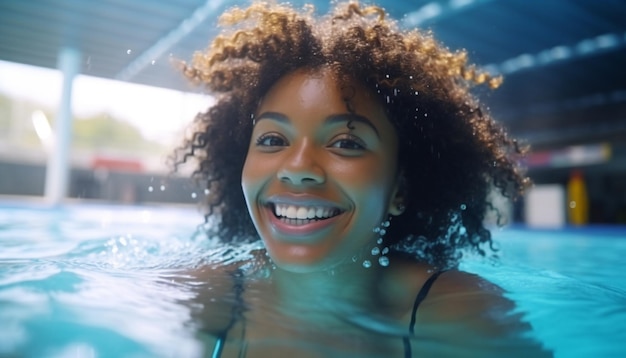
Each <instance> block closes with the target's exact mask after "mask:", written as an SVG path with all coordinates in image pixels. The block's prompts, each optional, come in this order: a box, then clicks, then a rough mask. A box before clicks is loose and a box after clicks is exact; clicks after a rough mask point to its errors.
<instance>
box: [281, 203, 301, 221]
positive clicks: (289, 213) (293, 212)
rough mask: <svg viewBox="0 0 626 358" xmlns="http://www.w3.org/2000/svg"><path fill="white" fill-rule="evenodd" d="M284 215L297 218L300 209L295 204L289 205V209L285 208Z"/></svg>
mask: <svg viewBox="0 0 626 358" xmlns="http://www.w3.org/2000/svg"><path fill="white" fill-rule="evenodd" d="M283 215H284V216H286V217H288V218H292V219H297V218H298V209H296V207H295V206H289V207H288V208H287V210H283Z"/></svg>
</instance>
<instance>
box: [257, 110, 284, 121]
mask: <svg viewBox="0 0 626 358" xmlns="http://www.w3.org/2000/svg"><path fill="white" fill-rule="evenodd" d="M263 119H273V120H275V121H277V122H281V123H285V124H288V123H291V120H290V119H289V117H287V116H286V115H284V114H282V113H278V112H263V113H261V114H260V115H259V116H258V117H256V119H255V122H256V123H259V121H261V120H263Z"/></svg>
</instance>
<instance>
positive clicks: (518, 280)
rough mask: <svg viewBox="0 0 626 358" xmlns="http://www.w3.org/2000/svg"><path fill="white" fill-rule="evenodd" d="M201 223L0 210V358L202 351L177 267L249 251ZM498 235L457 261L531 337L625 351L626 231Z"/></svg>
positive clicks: (138, 211)
mask: <svg viewBox="0 0 626 358" xmlns="http://www.w3.org/2000/svg"><path fill="white" fill-rule="evenodd" d="M201 222H202V217H201V215H200V214H198V213H197V212H196V210H194V209H188V208H176V209H167V208H142V207H113V206H90V205H81V206H68V207H65V208H61V209H55V210H51V209H45V208H39V207H37V206H23V205H13V206H8V205H5V206H3V207H0V356H1V357H201V356H204V355H206V354H207V351H206V349H205V347H204V343H203V337H202V335H199V334H198V324H197V312H198V305H197V304H194V302H196V301H194V298H195V297H196V295H197V294H198V287H197V285H195V286H194V284H189V283H188V282H185V280H183V279H182V278H183V277H182V275H181V272H184V271H185V270H189V269H191V268H194V267H198V266H202V265H203V264H204V263H206V262H216V261H226V262H233V261H236V260H237V259H238V258H239V257H246V253H247V252H248V248H242V249H240V250H228V251H225V250H223V249H220V248H216V247H215V245H214V244H213V243H212V241H211V240H210V239H208V238H206V237H205V236H203V235H199V234H197V226H198V224H199V223H201ZM495 236H496V240H497V242H498V244H499V246H500V251H499V255H500V260H499V261H497V262H496V263H494V262H492V261H487V260H482V259H478V258H467V259H466V260H465V261H464V262H463V263H462V269H464V270H467V271H470V272H475V273H478V274H480V275H481V276H484V277H485V278H487V279H489V280H490V281H492V282H494V283H496V284H498V285H500V286H502V287H503V288H505V289H506V290H507V291H508V296H509V297H510V298H511V299H513V300H514V301H516V303H517V306H518V310H519V311H521V312H524V314H525V317H526V319H527V320H528V321H529V322H530V323H531V324H532V325H533V328H534V330H533V335H534V336H535V338H536V339H538V340H539V341H541V342H543V344H544V346H545V347H547V348H548V349H551V350H553V351H554V354H555V356H556V357H590V356H598V357H600V356H601V357H622V356H626V349H625V348H623V347H622V343H621V342H623V341H624V339H626V324H625V323H624V322H626V278H625V277H624V274H622V273H621V272H623V271H622V267H623V263H624V259H623V258H624V257H626V229H606V230H600V229H597V230H592V229H587V230H570V231H539V232H530V231H525V230H517V229H507V230H503V231H499V232H496V233H495ZM219 284H220V283H219V280H218V281H216V282H214V283H212V285H214V287H203V288H202V289H203V290H204V292H203V295H205V296H207V297H209V298H208V299H207V300H206V302H215V301H216V300H217V299H212V298H210V295H211V289H213V288H218V287H217V286H218V285H219ZM205 298H206V297H205ZM218 303H219V302H218ZM268 308H270V307H268ZM212 319H216V320H219V319H220V317H217V318H213V317H212Z"/></svg>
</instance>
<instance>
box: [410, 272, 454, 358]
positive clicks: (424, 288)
mask: <svg viewBox="0 0 626 358" xmlns="http://www.w3.org/2000/svg"><path fill="white" fill-rule="evenodd" d="M444 272H445V271H437V272H435V273H434V274H432V275H431V276H430V277H429V278H428V280H426V282H425V283H424V286H422V288H421V289H420V291H419V293H418V294H417V296H416V297H415V302H413V311H412V312H411V323H409V335H407V336H405V337H404V338H403V339H402V341H403V342H404V357H405V358H410V357H411V355H412V353H411V340H410V336H412V335H413V334H414V333H415V320H416V315H417V308H418V307H419V305H420V304H421V303H422V301H424V299H425V298H426V296H427V295H428V291H430V288H431V287H432V286H433V283H435V280H437V277H439V275H441V274H442V273H444Z"/></svg>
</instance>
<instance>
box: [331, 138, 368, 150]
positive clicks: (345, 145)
mask: <svg viewBox="0 0 626 358" xmlns="http://www.w3.org/2000/svg"><path fill="white" fill-rule="evenodd" d="M330 147H331V148H340V149H351V150H363V149H365V144H364V143H363V141H361V140H360V139H359V138H357V137H353V136H344V137H341V138H338V139H337V140H335V141H334V142H332V143H331V144H330Z"/></svg>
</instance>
